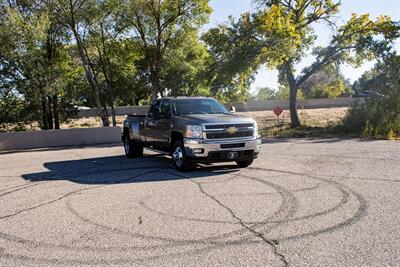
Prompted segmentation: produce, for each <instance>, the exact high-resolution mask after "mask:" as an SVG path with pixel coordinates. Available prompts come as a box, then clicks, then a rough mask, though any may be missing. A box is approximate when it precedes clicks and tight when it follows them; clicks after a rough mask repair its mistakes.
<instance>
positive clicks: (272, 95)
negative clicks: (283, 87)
mask: <svg viewBox="0 0 400 267" xmlns="http://www.w3.org/2000/svg"><path fill="white" fill-rule="evenodd" d="M273 99H276V92H275V91H274V90H273V89H271V88H268V87H263V88H258V92H257V95H256V100H273Z"/></svg>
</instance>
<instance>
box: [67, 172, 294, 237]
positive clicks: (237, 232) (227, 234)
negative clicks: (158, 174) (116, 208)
mask: <svg viewBox="0 0 400 267" xmlns="http://www.w3.org/2000/svg"><path fill="white" fill-rule="evenodd" d="M166 173H168V174H171V175H175V176H177V177H181V178H185V177H186V176H184V175H181V174H179V173H176V172H175V173H171V172H166ZM186 179H187V180H190V178H186ZM285 203H290V201H286V202H285ZM67 205H68V207H67V208H68V209H69V211H70V212H71V213H72V214H74V215H75V216H76V217H78V218H79V219H80V220H81V221H82V222H85V223H88V224H92V225H94V226H97V227H99V228H101V229H103V230H108V231H110V232H112V233H114V234H122V235H130V236H132V237H134V238H141V239H149V240H153V241H164V242H168V243H169V244H170V243H171V242H174V243H176V244H179V245H190V244H204V243H213V242H214V240H218V239H223V238H228V237H231V236H233V235H235V234H236V235H239V234H243V233H246V232H248V231H247V230H246V229H240V230H236V231H232V232H229V233H225V234H222V235H219V236H212V237H206V238H202V239H195V240H193V239H192V240H182V239H171V238H164V237H154V236H148V235H141V234H134V233H132V232H130V231H126V230H122V229H119V228H115V227H110V226H107V225H103V224H100V223H97V222H94V221H92V220H90V219H89V218H85V217H84V216H83V215H81V214H79V213H78V212H77V211H75V210H74V209H73V208H72V206H71V205H70V203H69V202H67ZM285 208H286V207H285V206H283V205H282V204H281V206H280V208H279V209H278V210H277V211H276V212H275V213H274V214H273V216H274V215H277V214H279V213H282V212H285ZM288 209H289V210H290V209H291V207H289V208H288ZM288 214H289V213H288ZM288 214H284V215H281V216H286V217H287V216H288ZM266 223H268V222H266ZM215 242H218V243H220V244H221V242H219V241H215ZM222 243H224V241H223V242H222Z"/></svg>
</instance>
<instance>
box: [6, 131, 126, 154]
mask: <svg viewBox="0 0 400 267" xmlns="http://www.w3.org/2000/svg"><path fill="white" fill-rule="evenodd" d="M118 142H121V128H120V127H99V128H79V129H60V130H50V131H35V132H10V133H0V151H6V150H22V149H34V148H47V147H64V146H81V145H95V144H110V143H118Z"/></svg>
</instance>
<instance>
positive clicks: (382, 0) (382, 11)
mask: <svg viewBox="0 0 400 267" xmlns="http://www.w3.org/2000/svg"><path fill="white" fill-rule="evenodd" d="M210 5H211V7H212V8H213V10H214V11H213V13H212V14H211V17H210V21H209V23H208V24H206V25H204V26H203V29H202V31H206V30H207V29H209V28H212V27H216V26H217V25H218V24H220V23H224V22H226V21H227V18H228V16H230V15H232V16H233V17H236V18H237V17H239V16H240V14H241V13H244V12H248V11H250V12H252V11H254V10H255V8H256V6H255V5H254V4H253V1H252V0H211V1H210ZM352 13H356V14H365V13H369V14H370V16H371V18H375V17H377V16H379V15H389V16H391V17H392V19H393V20H397V21H400V0H342V5H341V8H340V12H339V14H338V19H337V24H338V25H340V24H343V23H344V22H345V21H347V20H348V19H349V18H350V17H351V14H352ZM313 27H314V30H315V33H316V34H317V36H318V38H317V40H316V42H315V45H317V46H319V45H321V46H325V45H327V44H328V43H329V41H330V38H331V36H332V35H331V34H332V33H331V31H330V28H329V26H327V25H326V24H323V23H318V24H314V25H313ZM395 47H396V50H397V51H400V40H398V41H397V42H396V44H395ZM312 62H313V57H312V56H309V55H307V56H306V57H304V59H303V60H302V61H301V62H300V63H299V64H297V65H296V69H297V73H299V72H300V71H301V69H303V68H304V67H306V66H309V65H310V64H311V63H312ZM373 65H374V62H365V63H364V64H363V65H362V66H361V67H359V68H353V67H352V66H349V65H343V66H342V67H341V71H342V74H343V75H344V76H345V77H346V78H348V79H350V81H351V82H354V81H355V80H357V79H358V78H359V77H360V76H361V75H362V74H363V73H364V72H365V71H366V70H369V69H371V68H372V67H373ZM265 86H268V87H270V88H273V89H275V90H276V89H277V88H278V71H276V70H268V69H266V68H265V67H264V66H263V67H261V68H260V69H259V70H258V72H257V75H256V79H255V81H254V82H253V84H252V85H251V91H252V92H253V93H254V92H256V91H257V88H260V87H265Z"/></svg>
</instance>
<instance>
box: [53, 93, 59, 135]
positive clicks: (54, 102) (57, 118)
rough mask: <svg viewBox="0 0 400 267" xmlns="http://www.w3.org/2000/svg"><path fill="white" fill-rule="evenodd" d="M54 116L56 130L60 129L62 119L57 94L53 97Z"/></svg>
mask: <svg viewBox="0 0 400 267" xmlns="http://www.w3.org/2000/svg"><path fill="white" fill-rule="evenodd" d="M53 115H54V129H56V130H58V129H60V117H59V115H58V97H57V94H55V95H54V96H53Z"/></svg>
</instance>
